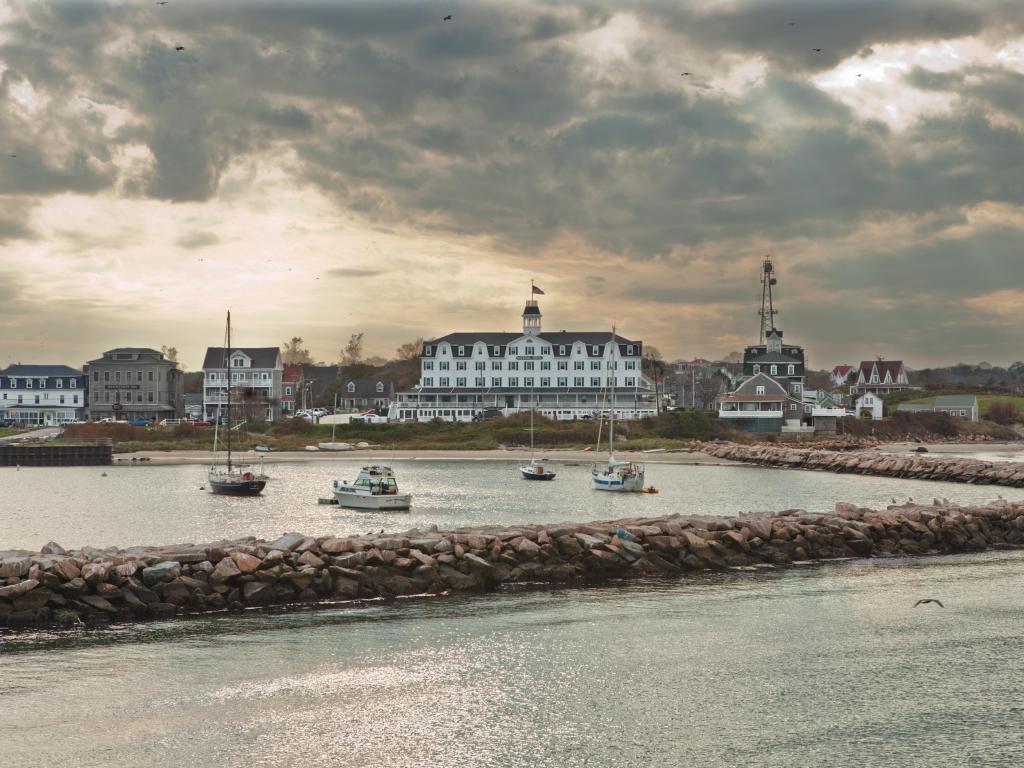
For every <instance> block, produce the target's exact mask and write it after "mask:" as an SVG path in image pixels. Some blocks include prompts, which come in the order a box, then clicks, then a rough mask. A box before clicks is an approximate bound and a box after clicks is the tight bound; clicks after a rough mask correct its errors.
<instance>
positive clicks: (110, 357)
mask: <svg viewBox="0 0 1024 768" xmlns="http://www.w3.org/2000/svg"><path fill="white" fill-rule="evenodd" d="M93 363H169V364H171V365H174V366H176V365H177V363H175V362H174V361H173V360H168V359H167V358H166V357H164V353H163V352H160V351H158V350H156V349H150V348H149V347H118V348H117V349H108V350H107V351H106V352H104V353H103V356H102V357H99V358H97V359H95V360H90V361H89V365H92V364H93Z"/></svg>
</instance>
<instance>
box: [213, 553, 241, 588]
mask: <svg viewBox="0 0 1024 768" xmlns="http://www.w3.org/2000/svg"><path fill="white" fill-rule="evenodd" d="M241 575H242V571H241V569H240V568H239V567H238V566H237V565H236V564H235V561H234V560H233V559H232V558H230V557H225V558H223V559H222V560H221V561H220V562H219V563H217V567H216V568H214V569H213V573H211V574H210V583H211V584H213V585H217V584H223V583H224V582H226V581H228V580H229V579H233V578H234V577H236V576H241Z"/></svg>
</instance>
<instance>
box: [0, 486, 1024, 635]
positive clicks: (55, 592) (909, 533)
mask: <svg viewBox="0 0 1024 768" xmlns="http://www.w3.org/2000/svg"><path fill="white" fill-rule="evenodd" d="M1005 546H1024V503H1021V504H1013V503H1010V502H1007V501H1003V500H999V501H996V502H992V503H990V504H988V505H985V506H974V507H962V506H957V505H953V504H948V503H940V502H938V501H936V502H935V503H934V504H932V505H927V506H925V505H916V504H907V505H902V506H893V507H889V508H887V509H885V510H872V509H864V508H859V507H856V506H853V505H850V504H837V505H836V508H835V511H834V512H832V513H828V514H810V513H808V512H806V511H803V510H787V511H784V512H779V513H763V514H755V515H747V516H740V517H683V516H679V515H671V516H667V517H657V518H630V519H623V520H613V521H605V522H593V523H586V524H560V525H540V526H524V527H512V528H497V527H488V528H474V529H459V530H454V531H436V530H431V531H427V532H421V531H418V530H411V531H407V532H405V533H402V534H397V535H387V536H385V535H380V536H345V537H311V536H303V535H301V534H298V533H288V534H285V535H283V536H281V537H280V538H278V539H276V540H274V541H261V540H257V539H255V538H246V539H240V540H237V541H222V542H218V543H215V544H210V545H204V546H193V545H176V546H171V547H133V548H130V549H116V548H109V549H103V550H99V549H94V548H91V547H84V548H82V549H77V550H73V551H66V550H64V549H63V548H62V547H60V546H59V545H58V544H56V543H53V542H51V543H49V544H47V545H46V546H44V547H43V548H42V549H41V550H40V551H39V552H27V551H8V552H0V626H8V627H26V626H43V625H48V624H64V625H67V624H78V623H80V622H84V623H92V622H95V621H102V620H113V621H132V620H143V619H164V618H170V617H173V616H180V615H190V614H192V615H195V614H203V613H209V612H216V611H225V610H238V609H242V608H248V607H266V606H279V605H289V604H306V605H315V604H334V603H337V602H340V601H350V600H363V599H374V598H385V599H390V598H394V597H397V596H403V595H416V594H429V593H433V594H439V593H446V592H473V591H483V590H487V589H494V588H497V587H500V586H501V585H503V584H512V583H517V582H519V583H523V582H528V583H559V584H587V583H599V582H602V581H605V580H608V579H621V578H629V577H651V576H658V575H661V576H665V577H674V578H679V577H683V576H684V575H686V574H697V573H699V572H701V571H708V570H727V569H730V568H749V567H783V566H786V565H789V564H791V563H793V562H794V561H802V560H814V559H829V558H847V557H871V556H898V555H922V554H935V553H952V552H963V551H977V550H983V549H986V548H989V547H1005Z"/></svg>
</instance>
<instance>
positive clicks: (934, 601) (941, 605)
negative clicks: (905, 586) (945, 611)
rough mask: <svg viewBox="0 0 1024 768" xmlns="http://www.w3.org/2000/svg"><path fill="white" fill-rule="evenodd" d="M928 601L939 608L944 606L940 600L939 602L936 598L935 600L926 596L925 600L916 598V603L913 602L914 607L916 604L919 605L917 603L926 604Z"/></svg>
mask: <svg viewBox="0 0 1024 768" xmlns="http://www.w3.org/2000/svg"><path fill="white" fill-rule="evenodd" d="M928 603H935V604H936V605H937V606H939V608H945V607H946V606H944V605H943V604H942V603H941V602H939V601H938V600H936V599H935V598H932V597H929V598H927V599H925V600H918V601H917V602H916V603H914V607H915V608H917V606H919V605H927V604H928Z"/></svg>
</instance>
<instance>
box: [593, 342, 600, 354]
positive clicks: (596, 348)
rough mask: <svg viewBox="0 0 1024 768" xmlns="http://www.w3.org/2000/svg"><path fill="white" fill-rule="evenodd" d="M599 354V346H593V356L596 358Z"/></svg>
mask: <svg viewBox="0 0 1024 768" xmlns="http://www.w3.org/2000/svg"><path fill="white" fill-rule="evenodd" d="M600 354H601V348H600V347H599V346H597V344H595V345H594V355H595V356H597V355H600Z"/></svg>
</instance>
